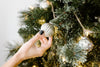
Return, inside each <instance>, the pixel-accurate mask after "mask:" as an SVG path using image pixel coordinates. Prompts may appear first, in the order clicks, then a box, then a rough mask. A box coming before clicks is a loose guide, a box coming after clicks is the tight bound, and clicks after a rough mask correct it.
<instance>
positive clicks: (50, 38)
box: [45, 37, 52, 49]
mask: <svg viewBox="0 0 100 67" xmlns="http://www.w3.org/2000/svg"><path fill="white" fill-rule="evenodd" d="M51 45H52V37H49V40H48V41H47V43H46V45H45V47H46V49H49V48H50V47H51Z"/></svg>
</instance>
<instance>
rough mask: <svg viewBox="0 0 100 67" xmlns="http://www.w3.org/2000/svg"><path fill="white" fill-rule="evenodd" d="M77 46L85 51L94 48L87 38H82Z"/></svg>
mask: <svg viewBox="0 0 100 67" xmlns="http://www.w3.org/2000/svg"><path fill="white" fill-rule="evenodd" d="M78 45H79V46H80V47H81V48H82V49H84V50H86V51H91V50H92V49H93V46H94V45H93V43H92V42H91V41H90V40H89V39H88V38H87V37H82V38H81V40H80V41H79V42H78Z"/></svg>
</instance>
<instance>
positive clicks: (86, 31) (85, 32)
mask: <svg viewBox="0 0 100 67" xmlns="http://www.w3.org/2000/svg"><path fill="white" fill-rule="evenodd" d="M91 33H93V31H90V30H87V29H85V30H84V35H85V36H88V35H89V34H91Z"/></svg>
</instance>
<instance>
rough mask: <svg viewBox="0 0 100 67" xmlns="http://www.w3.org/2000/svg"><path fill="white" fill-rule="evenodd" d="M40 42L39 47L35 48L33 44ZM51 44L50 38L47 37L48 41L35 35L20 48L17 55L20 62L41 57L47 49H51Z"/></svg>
mask: <svg viewBox="0 0 100 67" xmlns="http://www.w3.org/2000/svg"><path fill="white" fill-rule="evenodd" d="M37 40H40V42H41V46H40V47H36V46H35V45H34V43H35V42H36V41H37ZM51 44H52V37H49V40H47V38H46V37H45V36H44V34H43V35H40V34H39V33H37V34H36V35H35V36H34V37H33V38H32V39H30V40H29V41H28V42H26V43H25V44H24V45H22V47H21V48H20V49H19V51H18V52H17V54H19V56H20V57H21V59H22V60H25V59H29V58H35V57H41V56H42V55H43V54H44V53H45V51H46V50H47V49H49V48H50V47H51Z"/></svg>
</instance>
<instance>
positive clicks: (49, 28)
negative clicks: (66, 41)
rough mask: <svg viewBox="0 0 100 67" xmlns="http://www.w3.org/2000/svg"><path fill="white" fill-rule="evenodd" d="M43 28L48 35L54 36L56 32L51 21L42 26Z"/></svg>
mask: <svg viewBox="0 0 100 67" xmlns="http://www.w3.org/2000/svg"><path fill="white" fill-rule="evenodd" d="M41 30H42V31H44V34H45V36H46V37H50V36H53V34H54V26H53V25H52V24H50V23H44V24H43V25H42V26H41Z"/></svg>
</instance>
